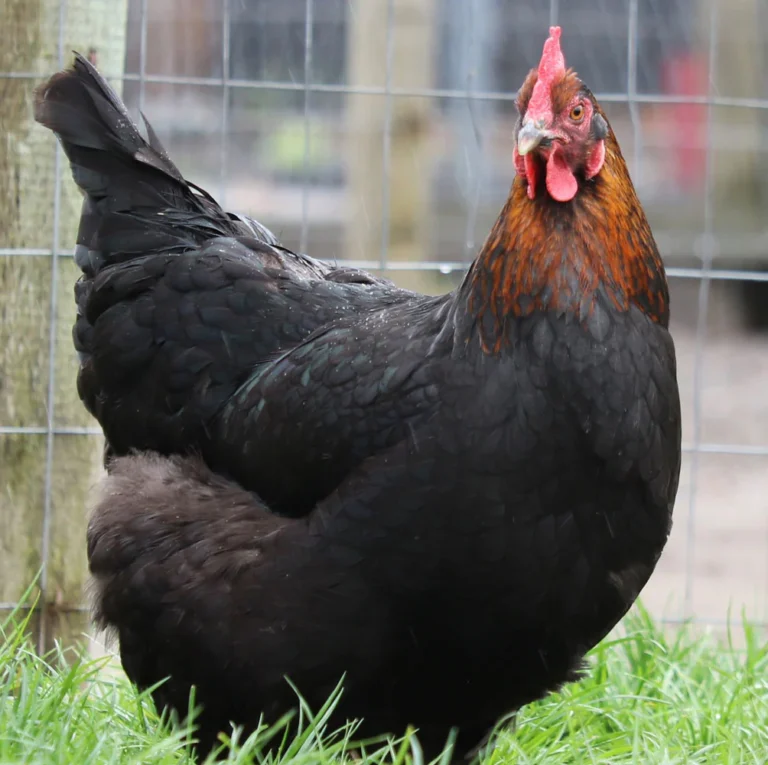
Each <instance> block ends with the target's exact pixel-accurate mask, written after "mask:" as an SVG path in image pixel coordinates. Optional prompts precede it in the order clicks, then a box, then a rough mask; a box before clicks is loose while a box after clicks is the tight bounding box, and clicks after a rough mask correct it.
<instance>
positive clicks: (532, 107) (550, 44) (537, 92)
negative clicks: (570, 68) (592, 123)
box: [528, 27, 565, 120]
mask: <svg viewBox="0 0 768 765" xmlns="http://www.w3.org/2000/svg"><path fill="white" fill-rule="evenodd" d="M564 74H565V56H563V52H562V51H561V50H560V27H550V28H549V38H548V39H547V41H546V42H545V43H544V52H543V53H542V54H541V61H540V62H539V78H538V79H537V80H536V84H535V85H534V86H533V93H532V94H531V100H530V101H529V102H528V114H529V115H530V116H531V117H533V118H534V119H536V120H539V119H544V120H549V119H551V118H552V98H551V96H550V90H551V88H552V83H553V82H554V81H555V80H556V79H558V78H559V77H562V76H563V75H564Z"/></svg>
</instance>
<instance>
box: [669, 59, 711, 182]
mask: <svg viewBox="0 0 768 765" xmlns="http://www.w3.org/2000/svg"><path fill="white" fill-rule="evenodd" d="M661 87H662V92H663V93H664V94H665V95H668V96H704V95H706V94H707V64H706V60H705V58H704V57H703V56H701V55H700V54H699V53H696V52H691V51H685V52H683V53H677V54H674V55H673V56H670V57H669V58H667V59H666V60H665V61H664V62H663V64H662V68H661ZM663 114H664V117H665V119H664V122H665V123H666V125H667V126H668V129H669V132H668V137H669V141H670V145H669V149H670V156H669V158H668V159H669V165H668V167H669V171H670V174H671V175H672V177H673V178H674V179H675V181H676V182H677V186H678V188H679V189H682V190H685V191H690V190H692V189H694V188H695V187H701V183H702V182H703V180H704V162H705V153H706V134H705V123H706V116H707V107H706V105H705V104H692V103H682V104H668V105H666V106H665V108H664V109H663Z"/></svg>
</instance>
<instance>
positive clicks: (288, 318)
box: [37, 27, 681, 758]
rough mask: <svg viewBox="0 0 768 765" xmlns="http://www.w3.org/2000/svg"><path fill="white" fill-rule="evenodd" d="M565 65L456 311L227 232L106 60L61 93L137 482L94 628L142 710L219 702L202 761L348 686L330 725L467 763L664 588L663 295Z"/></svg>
mask: <svg viewBox="0 0 768 765" xmlns="http://www.w3.org/2000/svg"><path fill="white" fill-rule="evenodd" d="M560 34H561V33H560V29H559V28H558V27H553V28H551V29H550V37H549V38H548V40H547V41H546V43H545V45H544V51H543V54H542V58H541V61H540V63H539V65H538V68H537V69H534V70H532V71H531V72H530V74H529V75H528V77H527V78H526V80H525V82H524V84H523V86H522V88H521V90H520V92H519V95H518V99H517V106H518V110H519V112H520V120H519V121H518V124H517V126H516V128H515V148H514V164H515V167H516V169H517V173H516V177H515V179H514V181H513V183H512V187H511V190H510V194H509V197H508V199H507V201H506V203H505V205H504V207H503V209H502V211H501V213H500V215H499V217H498V219H497V221H496V223H495V224H494V226H493V228H492V230H491V232H490V234H489V236H488V238H487V240H486V242H485V243H484V245H483V247H482V248H481V250H480V252H479V253H478V255H477V257H476V259H475V260H474V262H473V264H472V266H471V267H470V269H469V270H468V272H467V274H466V277H465V278H464V280H463V281H462V283H461V285H460V286H459V287H458V288H457V289H456V290H455V291H453V292H451V293H449V294H447V295H444V296H441V297H436V298H432V297H425V296H418V295H414V294H413V293H405V292H402V291H398V290H397V289H396V288H394V287H393V286H392V285H389V284H387V283H383V282H380V281H376V280H373V279H371V280H370V281H366V280H365V279H364V278H363V277H358V276H355V279H358V280H359V281H358V282H356V283H354V284H349V283H347V282H345V283H343V284H339V283H338V281H339V280H335V279H336V277H335V276H334V274H339V273H341V274H342V275H343V273H344V272H337V271H333V270H329V269H327V267H325V266H321V265H320V264H317V263H315V262H314V261H311V260H309V259H306V258H304V256H298V255H294V254H293V253H289V252H287V251H285V250H282V249H280V248H279V247H278V245H277V244H276V243H275V242H274V241H273V238H272V237H271V235H269V234H268V233H267V232H265V231H264V230H263V228H260V227H259V226H258V224H255V223H251V222H249V221H248V220H244V219H233V218H231V217H230V216H226V215H225V214H223V213H222V212H221V211H220V209H219V208H218V207H217V206H216V205H215V204H214V203H213V202H212V200H210V199H209V198H208V197H207V196H205V195H204V194H202V192H195V190H194V189H193V187H191V186H190V185H189V184H185V183H184V182H183V181H182V180H180V176H178V171H176V170H175V168H173V166H172V165H171V164H170V161H169V160H168V159H167V157H165V155H164V153H163V152H162V149H161V148H160V147H159V144H158V143H157V141H156V139H154V138H151V140H150V144H149V145H145V144H143V143H142V144H140V143H139V139H138V137H137V136H138V133H137V131H135V129H134V128H133V127H132V126H130V124H129V121H128V118H127V116H126V115H125V112H124V111H123V109H122V106H121V105H120V104H119V102H118V101H117V98H116V96H114V94H111V93H109V92H108V91H107V90H106V89H105V86H104V85H103V84H101V82H100V81H99V80H98V79H97V76H96V75H95V73H94V72H93V71H92V70H91V69H90V68H88V67H86V66H85V64H84V62H82V60H79V61H78V64H76V68H75V70H74V72H69V73H64V74H60V75H57V76H56V77H54V78H53V80H52V81H51V82H50V83H49V84H48V85H47V86H45V87H44V88H43V89H42V91H41V93H40V98H39V101H38V104H37V116H38V119H40V121H42V122H43V123H44V124H46V125H48V126H49V127H51V129H53V130H54V131H55V132H56V133H57V134H58V135H59V137H60V139H61V140H62V143H63V144H64V147H65V150H66V151H67V154H68V156H69V158H70V161H71V163H72V166H73V172H74V174H75V178H76V180H77V181H78V183H79V184H80V186H81V188H83V190H84V191H85V193H86V203H85V211H84V217H83V223H82V226H81V235H80V240H79V247H80V249H79V253H80V256H79V262H80V263H81V264H83V265H84V267H85V268H84V270H85V271H86V274H85V277H84V278H85V281H84V282H81V289H82V293H81V295H80V306H81V311H82V314H83V315H82V317H81V318H79V319H78V328H76V340H77V342H78V344H79V347H80V348H81V349H82V350H83V353H84V354H85V361H84V366H83V369H82V370H81V372H80V382H81V390H82V391H83V392H84V398H85V401H86V405H87V406H89V408H90V409H91V411H92V412H94V413H95V414H96V416H97V417H98V418H99V421H100V422H101V423H102V425H103V427H104V429H105V432H106V433H107V436H108V438H109V440H110V442H111V444H112V445H113V448H114V449H115V455H116V456H115V457H114V458H113V459H112V461H111V462H110V464H109V471H108V475H107V477H106V478H105V479H104V482H103V484H102V486H101V493H100V496H99V498H98V500H97V502H96V504H95V507H94V510H93V512H92V516H91V519H90V522H89V527H88V560H89V565H90V570H91V572H92V575H93V578H94V582H95V615H96V618H97V620H98V622H99V623H100V624H101V625H103V626H105V627H108V628H110V629H112V630H114V631H115V632H116V633H117V635H118V637H119V641H120V651H121V658H122V662H123V666H124V668H125V670H126V672H127V674H128V676H129V677H130V678H131V679H132V680H133V681H134V682H135V683H137V684H138V685H139V686H140V687H142V688H146V687H149V686H152V685H154V684H155V683H157V682H159V681H160V680H162V679H163V678H165V677H166V676H168V677H169V678H170V679H169V680H168V682H166V683H165V684H163V685H161V686H159V687H158V688H157V689H156V690H155V691H154V698H155V700H156V702H157V704H158V705H159V706H160V707H171V708H173V709H176V710H178V711H179V712H181V713H182V714H183V713H184V712H185V710H186V709H187V704H188V694H189V691H190V688H191V687H192V686H193V685H194V686H196V688H197V691H196V698H197V700H198V702H200V703H201V704H202V707H203V711H202V715H201V717H200V718H199V725H200V728H199V737H200V741H201V747H202V749H203V750H205V749H207V748H210V746H212V744H213V743H214V741H215V737H216V734H217V732H218V731H220V730H226V729H227V727H228V723H229V722H235V723H238V724H241V725H244V726H245V727H246V728H249V729H250V728H253V727H254V726H255V725H257V724H258V720H259V718H260V715H262V714H263V715H264V717H265V719H266V720H272V721H274V720H276V719H277V718H278V717H280V716H281V715H282V714H284V713H285V712H287V711H288V710H290V709H292V708H293V707H294V706H295V703H296V699H295V695H294V693H293V691H292V690H291V688H290V686H289V685H288V684H287V683H286V682H285V680H284V677H285V676H288V677H289V678H290V679H291V681H292V682H293V683H294V684H295V685H296V686H297V687H298V689H299V691H300V692H301V694H302V695H303V696H304V698H305V699H306V700H307V701H308V703H309V704H310V706H312V707H314V708H318V707H319V706H320V705H321V704H322V703H323V702H324V701H325V699H326V698H327V696H328V695H329V694H330V693H331V691H332V690H333V689H334V687H335V686H336V684H337V682H338V681H339V680H340V678H341V677H342V675H344V694H343V696H342V697H341V701H340V703H339V705H338V707H337V708H336V710H335V713H334V717H333V719H332V721H331V722H332V724H334V723H337V724H338V723H341V722H343V721H344V720H345V719H349V718H359V719H362V720H363V722H362V724H361V728H360V729H359V734H360V735H361V736H366V737H367V736H369V735H377V734H382V733H393V734H401V733H403V732H404V730H405V728H406V726H407V725H409V724H412V725H414V726H416V728H417V729H418V736H419V739H420V741H421V744H422V746H423V748H424V750H425V755H426V756H427V757H428V758H432V757H435V756H436V755H437V754H438V753H439V752H440V750H441V748H442V746H443V745H444V743H445V741H446V739H447V737H448V735H449V732H450V731H451V729H452V728H457V729H458V736H457V739H456V748H455V753H456V756H457V757H459V758H461V757H464V756H468V755H469V753H470V752H472V751H473V749H474V748H475V747H476V746H478V744H480V743H481V742H482V741H483V740H484V738H485V737H486V735H487V734H488V733H489V731H490V730H491V728H492V727H493V726H494V724H495V723H496V721H497V720H499V719H500V718H501V717H502V716H504V715H505V714H507V713H510V712H512V711H514V710H516V709H518V708H519V707H520V706H522V705H524V704H526V703H528V702H530V701H532V700H534V699H537V698H540V697H541V696H543V695H545V694H546V693H548V692H550V691H553V690H555V689H557V688H559V687H560V686H562V684H563V683H565V682H568V681H571V680H574V679H576V678H577V677H578V675H579V672H580V671H581V670H582V667H583V657H584V655H585V653H586V652H587V651H588V650H589V649H590V648H591V647H592V646H594V645H595V644H596V643H597V642H599V641H600V640H601V639H602V638H603V637H604V636H605V635H606V634H607V633H608V632H609V631H610V630H611V629H612V628H613V627H614V625H615V624H616V623H617V622H618V621H619V620H620V619H621V617H622V616H623V615H624V614H625V613H626V611H627V610H628V609H629V607H630V606H631V605H632V603H633V602H634V601H635V599H636V598H637V596H638V594H639V592H640V591H641V590H642V588H643V587H644V586H645V584H646V582H647V581H648V579H649V577H650V576H651V574H652V572H653V570H654V568H655V566H656V563H657V561H658V559H659V556H660V554H661V552H662V550H663V548H664V545H665V543H666V540H667V537H668V534H669V531H670V527H671V520H672V508H673V504H674V500H675V495H676V492H677V486H678V479H679V471H680V440H681V431H680V427H681V426H680V402H679V392H678V386H677V379H676V361H675V351H674V344H673V341H672V338H671V336H670V334H669V331H668V324H669V294H668V288H667V282H666V278H665V273H664V268H663V264H662V261H661V258H660V256H659V253H658V250H657V248H656V245H655V243H654V239H653V236H652V233H651V230H650V227H649V225H648V222H647V220H646V217H645V215H644V213H643V210H642V208H641V205H640V203H639V200H638V198H637V195H636V193H635V190H634V188H633V185H632V182H631V180H630V177H629V173H628V170H627V167H626V164H625V162H624V159H623V158H622V155H621V151H620V149H619V146H618V143H617V141H616V137H615V135H614V133H613V131H612V129H611V127H610V125H609V123H608V120H607V118H606V116H605V114H604V113H603V111H602V109H601V108H600V106H599V104H598V103H597V101H596V99H595V97H594V96H593V94H592V93H591V92H590V91H589V89H588V88H587V87H586V85H584V84H583V83H582V82H581V81H580V80H579V79H578V77H577V75H576V74H575V73H574V72H573V71H571V70H567V69H566V67H565V60H564V57H563V54H562V51H561V48H560ZM82 83H85V87H84V86H83V84H82ZM85 95H87V96H88V100H86V98H85ZM149 132H150V136H151V131H149ZM131 147H133V148H131ZM153 147H154V148H153ZM161 162H162V170H158V169H157V165H158V164H160V163H161ZM177 176H178V177H177ZM245 228H247V229H250V232H251V233H248V232H246V231H245ZM89 269H90V270H89ZM342 280H343V279H342ZM82 285H84V286H82ZM242 295H244V296H245V297H241V296H242ZM297 295H300V296H301V297H297ZM103 306H106V308H103V310H102V307H103ZM121 410H124V411H121ZM132 450H138V451H137V452H135V453H128V452H131V451H132ZM195 452H197V454H195Z"/></svg>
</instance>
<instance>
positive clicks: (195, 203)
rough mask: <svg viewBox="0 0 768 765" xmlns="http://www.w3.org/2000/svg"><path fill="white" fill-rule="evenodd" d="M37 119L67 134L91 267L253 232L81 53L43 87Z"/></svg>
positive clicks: (80, 249)
mask: <svg viewBox="0 0 768 765" xmlns="http://www.w3.org/2000/svg"><path fill="white" fill-rule="evenodd" d="M142 116H143V115H142ZM35 119H36V120H37V122H39V123H40V124H42V125H44V126H45V127H47V128H48V129H49V130H51V131H53V132H54V133H55V134H56V136H57V137H58V138H59V140H60V142H61V144H62V147H63V149H64V152H65V153H66V155H67V157H68V159H69V162H70V165H71V168H72V175H73V177H74V180H75V182H76V183H77V185H78V186H79V187H80V189H81V190H82V191H83V192H84V194H85V201H84V203H83V212H82V217H81V221H80V229H79V232H78V238H77V248H76V252H75V256H76V260H77V263H78V265H79V266H80V268H81V269H82V270H83V271H84V272H85V273H86V274H87V275H89V276H91V275H93V274H95V273H96V272H98V271H99V270H100V269H101V267H103V266H104V265H106V264H109V263H116V262H120V261H122V260H126V259H130V258H132V257H135V256H136V255H139V254H142V255H144V254H147V253H150V252H153V251H156V252H157V251H165V252H169V251H170V252H174V251H176V252H178V251H180V250H184V249H189V248H191V247H194V246H196V245H198V244H200V243H201V242H202V241H204V240H207V239H210V238H211V237H215V236H231V235H237V234H243V233H251V232H250V231H249V230H247V229H246V228H245V227H244V226H243V224H242V223H241V222H240V221H238V220H237V219H236V218H234V217H233V216H230V215H228V214H227V213H225V212H224V211H223V210H222V209H221V207H219V205H218V204H217V203H216V202H215V201H214V200H213V198H212V197H211V196H210V195H209V194H207V193H206V192H204V191H203V190H202V189H199V188H198V187H196V186H193V185H192V184H190V183H188V182H187V181H186V180H185V179H184V177H183V176H182V175H181V173H180V172H179V170H178V168H177V167H176V165H174V163H173V162H172V161H171V159H170V158H169V156H168V153H167V152H166V150H165V148H164V147H163V145H162V143H161V142H160V139H159V138H158V136H157V133H156V132H155V131H154V129H153V128H152V126H151V125H150V124H149V122H148V121H147V120H146V118H144V122H145V124H146V128H147V137H148V139H145V138H144V137H143V136H142V135H141V133H140V132H139V129H138V127H137V125H136V123H135V122H134V121H133V120H132V119H131V118H130V116H129V114H128V111H127V109H126V108H125V105H124V104H123V102H122V101H121V100H120V98H119V97H118V95H117V94H116V93H115V91H114V90H113V89H112V88H111V87H110V86H109V84H108V83H107V82H106V80H105V79H104V78H103V77H102V76H101V75H100V74H99V72H98V71H97V70H96V69H95V68H94V67H93V66H92V65H91V63H90V62H89V61H88V60H87V59H86V58H84V57H83V56H81V55H80V54H78V53H76V54H75V62H74V64H73V66H72V67H71V68H70V69H67V70H65V71H63V72H59V73H57V74H55V75H53V77H51V78H50V79H49V80H48V81H47V82H45V83H44V84H43V85H41V86H40V87H39V88H38V90H37V92H36V94H35Z"/></svg>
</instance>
